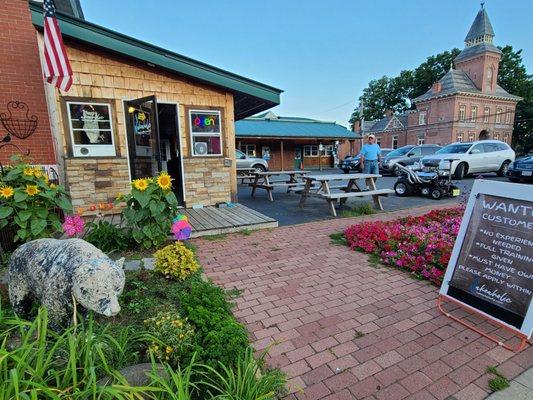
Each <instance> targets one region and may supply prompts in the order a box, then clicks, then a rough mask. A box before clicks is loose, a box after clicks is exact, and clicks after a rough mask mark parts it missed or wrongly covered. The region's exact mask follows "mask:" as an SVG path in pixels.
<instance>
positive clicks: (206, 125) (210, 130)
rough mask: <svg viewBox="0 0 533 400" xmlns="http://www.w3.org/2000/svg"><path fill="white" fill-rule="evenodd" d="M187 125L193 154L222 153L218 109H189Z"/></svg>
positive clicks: (212, 154)
mask: <svg viewBox="0 0 533 400" xmlns="http://www.w3.org/2000/svg"><path fill="white" fill-rule="evenodd" d="M189 126H190V128H191V129H190V131H191V143H192V152H191V153H192V155H193V156H204V157H205V156H221V155H222V126H221V118H220V111H211V110H189ZM254 147H255V146H254Z"/></svg>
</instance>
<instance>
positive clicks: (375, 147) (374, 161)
mask: <svg viewBox="0 0 533 400" xmlns="http://www.w3.org/2000/svg"><path fill="white" fill-rule="evenodd" d="M359 155H360V156H361V161H360V164H361V167H362V168H363V173H364V174H379V167H378V163H379V161H380V159H381V148H380V147H379V144H377V143H376V137H375V136H374V135H368V143H365V144H364V145H363V148H362V149H361V152H360V153H359Z"/></svg>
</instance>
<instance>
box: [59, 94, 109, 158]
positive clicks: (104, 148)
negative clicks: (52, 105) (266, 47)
mask: <svg viewBox="0 0 533 400" xmlns="http://www.w3.org/2000/svg"><path fill="white" fill-rule="evenodd" d="M65 104H66V106H67V118H68V131H69V135H70V139H71V146H72V156H73V157H74V158H92V157H116V156H117V148H116V143H115V132H114V130H113V108H112V107H111V103H96V102H90V101H75V100H72V101H71V100H68V101H65ZM71 104H80V105H91V106H105V107H107V109H108V112H109V120H101V122H109V129H82V128H74V126H73V125H72V121H73V120H72V117H71V115H70V111H71V110H70V105H71ZM75 130H76V131H86V130H96V131H98V132H100V131H102V132H111V144H76V142H75V140H74V131H75ZM81 148H87V149H88V150H89V153H88V154H81V151H80V149H81ZM91 150H93V151H94V152H91ZM97 150H98V151H97Z"/></svg>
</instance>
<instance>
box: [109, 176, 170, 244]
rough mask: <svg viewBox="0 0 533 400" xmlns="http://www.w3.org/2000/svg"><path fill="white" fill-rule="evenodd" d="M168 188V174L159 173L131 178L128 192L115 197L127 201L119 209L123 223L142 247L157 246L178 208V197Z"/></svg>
mask: <svg viewBox="0 0 533 400" xmlns="http://www.w3.org/2000/svg"><path fill="white" fill-rule="evenodd" d="M171 189H172V183H171V178H170V176H169V175H168V174H167V173H166V172H161V173H160V174H159V175H158V176H157V178H142V179H136V180H134V181H133V182H132V189H131V192H130V193H129V194H127V195H121V196H119V197H118V198H117V201H124V202H125V203H126V207H124V208H123V210H122V215H123V217H124V220H125V221H126V226H127V227H128V228H130V229H131V234H132V237H133V239H134V240H135V242H137V243H138V244H139V245H140V246H141V247H142V248H143V249H150V248H153V247H158V246H160V245H161V244H163V243H164V242H165V241H166V240H167V238H168V236H169V234H170V228H171V226H172V219H173V218H174V216H175V215H176V213H177V209H178V200H177V199H176V196H175V195H174V193H173V192H172V190H171Z"/></svg>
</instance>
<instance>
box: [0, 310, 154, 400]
mask: <svg viewBox="0 0 533 400" xmlns="http://www.w3.org/2000/svg"><path fill="white" fill-rule="evenodd" d="M47 322H48V318H47V313H46V310H45V309H40V310H39V313H38V315H37V318H36V319H35V320H34V321H33V322H27V321H23V320H20V319H17V318H12V317H10V316H9V315H7V314H6V313H5V311H2V310H0V354H2V357H1V358H0V400H7V399H46V400H47V399H53V400H56V399H57V400H59V399H74V400H76V399H80V400H81V399H89V398H92V399H96V398H98V399H103V400H105V399H109V400H111V399H126V398H133V397H131V396H133V395H134V394H135V393H138V392H140V391H142V390H143V388H132V387H128V386H127V385H118V384H117V385H113V384H112V385H107V386H103V385H101V384H99V383H98V379H99V378H100V377H102V376H106V375H107V376H110V377H114V378H115V379H116V380H117V381H118V382H122V383H124V379H123V378H122V377H121V376H120V375H119V374H118V373H117V372H116V370H115V368H117V367H120V366H121V363H122V362H126V361H128V357H127V356H128V355H129V354H130V348H131V347H132V346H134V344H135V342H136V341H139V340H146V339H145V338H144V336H145V334H143V333H137V334H135V333H133V332H131V331H129V332H127V334H126V335H122V336H121V337H120V339H119V340H117V339H116V338H114V337H112V336H111V335H109V334H108V333H107V331H106V329H103V330H102V331H100V332H98V331H96V330H95V329H94V328H95V327H94V324H93V321H92V320H91V319H89V320H88V321H86V322H82V323H81V324H80V325H78V326H77V327H72V328H70V329H68V330H67V331H65V332H64V333H62V334H57V333H54V332H51V331H49V330H48V328H47V326H48V323H47ZM15 339H18V340H15ZM10 343H11V344H10Z"/></svg>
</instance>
